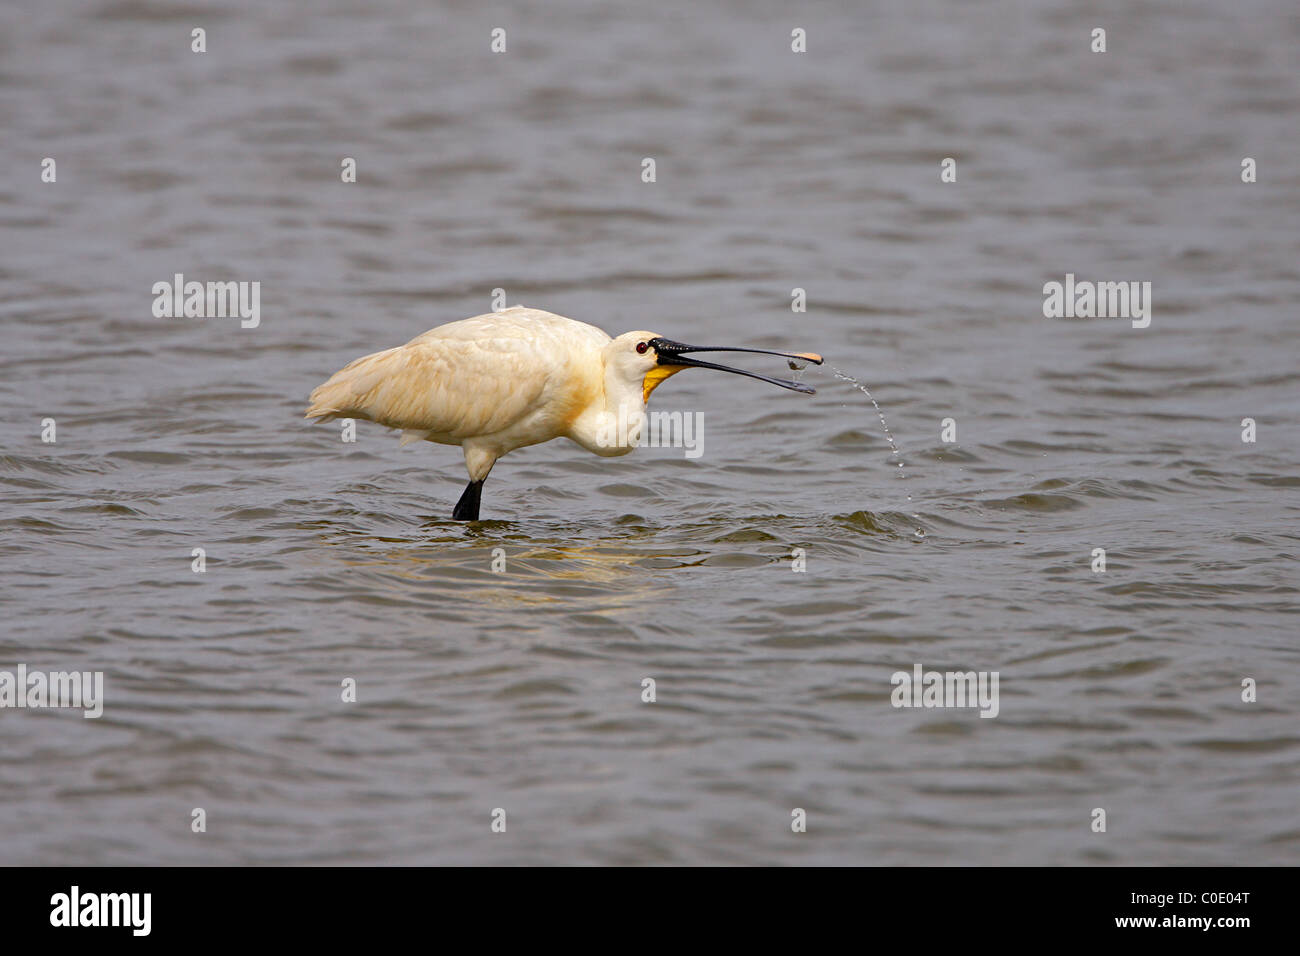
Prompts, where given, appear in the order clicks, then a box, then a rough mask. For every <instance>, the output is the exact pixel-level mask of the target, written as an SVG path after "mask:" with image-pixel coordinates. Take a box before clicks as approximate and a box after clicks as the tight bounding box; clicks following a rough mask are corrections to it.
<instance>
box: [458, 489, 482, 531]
mask: <svg viewBox="0 0 1300 956" xmlns="http://www.w3.org/2000/svg"><path fill="white" fill-rule="evenodd" d="M482 496H483V482H482V481H471V482H470V483H469V484H468V485H466V486H465V491H464V493H463V494H462V495H461V496H460V501H458V502H456V510H455V511H453V512H452V513H451V520H452V521H477V520H478V504H479V500H480V499H481V498H482Z"/></svg>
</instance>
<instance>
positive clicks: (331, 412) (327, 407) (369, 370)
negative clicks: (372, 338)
mask: <svg viewBox="0 0 1300 956" xmlns="http://www.w3.org/2000/svg"><path fill="white" fill-rule="evenodd" d="M394 351H396V350H395V349H386V350H385V351H383V352H375V353H374V354H373V355H366V356H363V357H362V358H359V359H357V360H356V361H354V362H349V363H348V364H347V365H345V366H344V367H343V368H341V369H339V370H338V371H337V372H335V373H334V374H333V375H331V376H330V377H329V380H328V381H326V382H324V383H323V384H321V385H317V386H316V387H315V388H314V389H312V392H311V395H310V396H309V397H308V399H307V401H308V402H309V404H308V406H307V413H306V414H305V415H304V416H303V417H304V418H314V419H316V422H317V424H319V423H320V422H328V421H333V420H334V419H336V418H362V419H370V415H369V414H368V412H367V410H366V407H365V406H366V399H367V398H368V397H369V394H370V392H371V391H373V390H374V388H375V386H376V385H377V384H378V382H377V381H376V379H377V378H379V377H380V376H379V375H377V374H376V373H377V372H378V369H376V365H378V364H379V360H381V359H382V358H384V357H385V356H387V355H388V354H389V353H391V352H394Z"/></svg>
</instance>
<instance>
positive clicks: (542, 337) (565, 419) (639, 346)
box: [306, 306, 821, 520]
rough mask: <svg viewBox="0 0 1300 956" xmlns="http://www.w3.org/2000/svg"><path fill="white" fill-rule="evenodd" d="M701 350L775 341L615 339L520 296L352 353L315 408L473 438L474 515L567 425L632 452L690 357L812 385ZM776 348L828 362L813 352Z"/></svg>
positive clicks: (603, 451)
mask: <svg viewBox="0 0 1300 956" xmlns="http://www.w3.org/2000/svg"><path fill="white" fill-rule="evenodd" d="M699 351H754V352H762V351H765V350H760V349H722V348H701V347H697V346H687V345H682V344H680V343H677V342H672V341H670V340H668V339H665V338H663V337H662V336H659V335H657V334H656V333H654V332H646V331H638V332H627V333H624V334H623V335H620V336H618V337H617V338H614V339H611V338H610V337H609V336H608V335H606V334H605V333H604V332H602V331H601V330H600V329H598V328H596V327H595V326H593V325H587V324H586V323H584V322H576V321H574V320H573V319H567V318H565V317H564V316H561V315H555V314H553V313H551V312H543V311H541V310H539V309H527V308H523V307H519V306H516V307H514V308H510V309H504V310H502V311H501V312H490V313H488V314H486V315H477V316H474V317H473V318H470V319H463V320H461V321H459V322H450V323H448V324H446V325H441V326H438V327H437V328H435V329H430V330H429V331H428V332H425V333H424V334H423V335H419V336H416V337H415V338H413V339H412V340H411V341H409V342H407V343H406V344H405V345H402V346H398V347H397V348H391V349H385V350H384V351H382V352H375V353H373V354H371V355H367V356H364V357H362V358H359V359H356V360H355V361H353V362H350V363H349V364H348V365H346V366H344V367H343V368H342V369H340V370H339V371H338V372H335V373H334V374H333V375H332V376H330V378H329V380H328V381H326V382H325V383H324V384H322V385H320V386H318V387H317V388H316V389H314V390H313V391H312V393H311V397H310V403H311V404H310V406H309V407H308V409H307V414H306V417H307V418H314V419H316V420H317V421H318V422H324V421H330V420H332V419H335V418H360V419H365V420H367V421H373V422H378V423H379V424H381V425H387V426H388V427H390V428H397V429H400V430H401V431H402V444H406V443H407V442H410V441H418V440H425V441H431V442H437V443H439V444H443V445H460V446H462V448H463V449H464V452H465V465H466V468H467V469H468V471H469V478H470V484H469V486H468V487H467V488H466V489H465V494H464V495H462V497H461V501H460V503H459V504H458V505H457V506H456V511H455V514H454V517H456V518H457V519H460V520H473V519H476V518H477V517H478V503H479V495H480V492H481V489H482V484H483V481H484V480H485V479H486V478H487V476H488V473H489V472H490V471H491V470H492V466H493V464H495V462H496V460H497V459H498V458H500V457H501V456H503V455H505V454H507V453H508V452H510V451H513V450H514V449H516V448H523V447H525V446H527V445H535V444H538V443H539V442H544V441H550V440H551V439H552V438H560V437H566V438H571V439H572V440H573V441H575V442H577V443H578V444H579V445H581V446H582V447H583V448H586V449H587V450H588V451H592V452H595V453H596V454H598V455H604V456H611V455H623V454H626V453H627V452H628V451H630V450H631V449H632V447H634V440H635V439H634V436H631V435H629V434H628V430H627V428H626V423H627V422H629V421H635V420H636V419H637V417H638V413H641V412H644V410H645V404H646V400H647V399H648V398H649V397H650V393H651V392H652V391H653V390H654V389H655V387H657V386H658V385H659V383H660V382H662V381H663V380H664V379H666V378H667V377H668V376H670V375H672V374H674V373H675V372H678V371H680V370H681V369H682V368H686V367H690V366H702V367H706V368H717V369H721V370H724V371H732V372H739V373H740V374H743V375H749V376H751V377H754V378H760V379H762V380H764V381H769V382H772V383H774V384H778V385H781V386H783V387H785V388H793V389H795V390H798V391H809V392H810V391H812V390H811V389H810V388H808V387H807V386H803V385H799V384H797V383H794V382H786V381H782V380H779V379H772V378H768V377H767V376H763V375H757V374H755V373H752V372H745V371H741V370H739V369H730V368H727V367H726V366H720V365H713V364H712V363H707V362H702V361H699V360H697V359H691V358H687V357H685V355H684V354H683V353H685V352H699ZM766 354H773V355H783V356H786V357H791V358H799V359H801V360H804V361H813V362H818V363H820V362H821V357H820V356H816V355H812V354H797V355H795V354H791V353H785V352H772V353H766ZM620 409H621V410H622V415H621V416H620V414H619V413H620ZM619 422H622V423H624V427H623V428H622V429H621V430H620V429H619V427H618V424H617V423H619ZM611 435H613V436H614V438H613V440H611V437H610V436H611Z"/></svg>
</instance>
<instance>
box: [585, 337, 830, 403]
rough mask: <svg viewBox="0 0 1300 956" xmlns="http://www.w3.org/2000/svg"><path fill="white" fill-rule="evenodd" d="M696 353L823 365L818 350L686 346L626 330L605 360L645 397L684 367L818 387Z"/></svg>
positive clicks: (803, 389)
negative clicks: (773, 357) (772, 357)
mask: <svg viewBox="0 0 1300 956" xmlns="http://www.w3.org/2000/svg"><path fill="white" fill-rule="evenodd" d="M693 352H753V353H754V354H757V355H779V356H780V357H781V358H785V359H794V360H797V361H800V362H812V363H813V364H814V365H821V364H822V357H821V356H820V355H818V354H816V353H815V352H773V351H770V350H768V349H745V348H733V347H727V346H720V345H683V344H682V343H681V342H674V341H673V340H672V339H666V338H664V337H663V336H662V335H659V334H658V333H656V332H624V333H623V334H622V335H620V336H619V337H618V338H616V339H614V340H613V341H612V342H610V343H609V345H608V346H607V347H606V357H605V363H606V367H607V368H611V367H612V369H613V371H614V373H615V374H616V375H617V376H618V377H619V378H621V379H623V380H624V381H626V382H629V383H640V385H641V389H642V393H643V395H644V397H645V399H646V400H647V401H648V400H649V399H650V393H651V392H653V391H654V390H655V389H656V388H658V387H659V385H660V383H662V382H663V380H664V379H666V378H668V377H669V376H671V375H676V374H677V373H678V372H680V371H681V370H682V369H684V368H711V369H716V370H717V371H719V372H732V373H734V374H736V375H746V376H748V377H749V378H756V379H758V380H759V381H761V382H769V383H771V384H772V385H779V386H781V387H782V388H788V389H790V390H791V391H795V392H806V393H807V394H809V395H812V394H814V393H815V392H816V389H814V388H812V387H811V386H809V385H804V384H803V383H802V382H791V381H789V380H787V379H783V378H771V377H770V376H767V375H760V374H759V373H758V372H751V371H749V370H747V369H743V368H732V367H730V366H729V365H718V364H716V363H714V362H705V361H703V360H702V359H697V358H691V357H690V356H689V355H688V354H687V353H693Z"/></svg>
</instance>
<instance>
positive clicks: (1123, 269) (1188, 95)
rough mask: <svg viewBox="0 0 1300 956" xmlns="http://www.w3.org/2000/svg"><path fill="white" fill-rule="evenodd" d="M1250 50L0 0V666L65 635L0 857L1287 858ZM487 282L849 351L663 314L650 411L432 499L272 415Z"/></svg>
mask: <svg viewBox="0 0 1300 956" xmlns="http://www.w3.org/2000/svg"><path fill="white" fill-rule="evenodd" d="M1098 25H1102V26H1105V27H1106V28H1107V31H1108V44H1109V46H1108V50H1107V52H1105V53H1104V54H1097V53H1093V52H1091V50H1090V49H1089V43H1090V39H1089V37H1090V33H1091V30H1092V29H1093V28H1094V27H1095V26H1098ZM195 27H203V28H205V29H206V37H207V39H206V44H207V52H206V53H202V54H198V53H193V52H191V48H190V45H191V30H192V29H193V28H195ZM495 27H502V28H504V29H505V30H506V31H507V38H508V41H507V42H508V47H507V52H505V53H503V54H494V53H492V52H491V51H490V49H489V43H490V31H491V30H492V29H493V28H495ZM795 27H800V28H803V29H805V30H806V31H807V37H808V51H807V52H806V53H801V54H796V53H793V52H791V50H790V42H791V30H792V29H793V28H795ZM1298 101H1300V14H1298V13H1297V10H1296V8H1295V6H1294V4H1290V3H1285V2H1281V0H1278V2H1272V0H1247V2H1244V3H1237V4H1224V3H1212V2H1208V0H1189V2H1182V3H1178V4H1125V3H1119V2H1104V3H1101V4H1088V5H1084V4H1080V3H1066V2H1054V0H1046V2H1042V3H1029V2H1005V0H1004V2H993V3H988V4H967V3H960V2H956V0H952V2H911V3H879V4H856V3H854V4H851V3H847V2H845V3H831V2H826V3H814V4H810V5H804V6H800V7H799V8H798V9H797V10H794V9H791V8H790V7H788V6H787V5H784V4H777V3H773V2H767V0H761V2H758V3H740V2H721V3H715V4H696V3H687V2H684V0H662V2H656V3H653V4H645V3H641V4H633V3H609V4H599V5H595V4H587V3H577V2H572V0H561V2H553V3H547V4H545V5H534V4H514V3H507V4H504V5H495V6H492V7H490V8H484V7H483V6H482V5H478V4H470V3H462V2H449V3H416V2H412V0H388V2H375V0H364V2H362V0H325V2H322V3H317V4H311V5H300V4H273V3H253V2H233V3H225V4H219V5H211V4H209V5H203V6H189V5H187V4H182V3H155V2H152V0H85V2H71V0H53V2H44V3H35V2H24V3H11V4H5V5H3V6H0V124H2V125H0V128H2V129H3V131H4V135H3V136H0V169H2V170H3V176H2V177H0V408H2V409H3V414H0V443H2V444H0V572H2V573H3V588H0V614H2V616H3V625H2V626H0V671H4V670H9V671H12V670H13V669H14V668H16V667H17V666H18V665H19V664H20V663H21V664H26V665H27V666H28V667H29V668H32V669H37V668H39V669H43V670H61V669H69V670H71V669H76V670H86V671H101V672H103V674H104V688H105V689H104V695H105V701H104V713H103V716H102V717H100V718H98V719H84V718H83V717H82V716H81V714H80V713H79V712H77V711H72V710H44V711H41V710H16V709H0V753H3V760H0V864H26V863H54V864H67V863H91V864H121V863H127V864H130V863H147V864H164V863H179V864H195V865H198V864H290V863H309V864H376V863H393V864H436V863H455V864H474V863H494V864H543V863H551V864H775V865H798V864H891V865H896V864H994V863H999V864H1007V863H1010V864H1053V865H1056V864H1076V865H1078V864H1083V865H1115V864H1137V865H1165V864H1211V863H1212V864H1253V863H1272V864H1284V863H1291V862H1293V861H1294V860H1295V858H1296V853H1297V850H1298V849H1300V811H1298V810H1297V794H1298V793H1300V786H1298V784H1300V729H1298V728H1300V723H1298V718H1300V680H1298V679H1297V665H1298V664H1300V637H1298V635H1297V622H1298V620H1300V618H1297V614H1296V610H1297V605H1296V598H1297V556H1298V555H1300V539H1298V536H1297V520H1296V519H1297V489H1298V487H1300V429H1298V428H1297V425H1296V409H1297V401H1296V397H1297V386H1298V385H1300V373H1297V369H1296V365H1297V350H1296V341H1297V337H1296V302H1297V298H1298V296H1300V266H1298V265H1297V264H1298V263H1300V230H1297V228H1296V225H1297V222H1300V165H1297V157H1300V123H1297V121H1296V120H1297V109H1296V104H1297V102H1298ZM46 157H50V158H53V159H54V160H56V163H57V180H56V182H54V183H43V182H42V181H41V165H42V160H43V159H44V158H46ZM345 157H351V158H353V159H355V160H356V166H357V181H356V182H355V183H344V182H342V180H341V176H340V168H341V163H342V161H343V159H344V158H345ZM647 157H650V158H654V159H655V161H656V170H657V172H656V181H655V182H653V183H646V182H643V181H642V176H641V173H642V161H643V159H644V158H647ZM947 157H951V158H954V159H955V160H956V162H957V181H956V182H954V183H942V182H941V181H940V175H939V174H940V162H941V160H943V159H944V158H947ZM1245 157H1251V158H1253V159H1254V160H1256V162H1257V164H1258V181H1257V182H1255V183H1244V182H1242V180H1241V163H1242V160H1243V158H1245ZM176 273H183V274H184V275H185V277H186V278H187V279H194V280H199V281H258V282H260V283H261V286H260V289H261V300H260V301H261V321H260V324H259V325H258V326H257V327H256V328H242V327H241V325H240V321H239V320H238V319H235V318H203V319H199V318H188V319H187V318H158V317H155V316H154V314H153V313H152V311H151V304H152V302H153V297H154V296H153V293H152V292H151V289H152V287H153V285H154V283H156V282H159V281H171V279H172V277H173V275H175V274H176ZM1067 273H1073V274H1075V275H1077V276H1078V277H1079V278H1081V279H1089V280H1095V281H1104V280H1116V281H1118V280H1130V279H1131V280H1142V281H1150V282H1151V283H1152V300H1153V302H1152V321H1151V324H1150V326H1149V327H1148V328H1145V329H1135V328H1133V327H1132V326H1131V324H1130V322H1128V321H1127V320H1122V319H1052V318H1046V317H1045V316H1044V314H1043V298H1044V296H1043V285H1044V284H1045V283H1047V282H1050V281H1054V280H1055V281H1060V280H1062V278H1063V277H1064V276H1065V275H1066V274H1067ZM796 288H802V289H804V290H806V293H807V312H806V313H802V314H795V313H793V312H792V311H791V301H792V299H791V297H792V290H793V289H796ZM494 289H502V290H504V295H505V298H506V299H507V301H508V303H509V304H525V305H529V306H532V307H536V308H542V309H547V310H550V311H553V312H558V313H561V314H563V315H568V316H571V317H573V318H576V319H580V320H583V321H587V322H591V323H593V324H595V325H598V326H600V327H601V328H603V329H605V330H606V331H609V332H611V333H615V334H616V333H618V332H622V331H626V330H629V329H649V330H653V331H656V332H658V333H660V334H662V335H665V336H669V337H671V338H674V339H678V340H682V341H688V342H689V341H699V342H708V343H710V344H724V345H725V344H736V345H745V346H751V347H757V348H772V349H782V350H799V351H806V350H812V351H816V352H819V353H821V354H823V355H824V356H825V357H826V360H827V364H828V365H833V366H834V367H836V368H838V369H844V370H846V372H845V374H846V375H848V376H850V377H852V378H856V379H857V380H858V381H859V382H860V383H866V384H867V385H868V386H869V388H870V389H871V394H872V395H874V397H875V400H876V401H878V403H879V405H878V409H877V408H875V407H873V405H872V403H871V402H868V401H866V400H865V398H864V396H863V395H862V394H861V392H859V391H858V390H857V389H856V388H854V387H853V386H852V385H851V384H850V383H846V382H841V381H839V380H837V379H835V378H834V377H833V375H832V374H831V373H829V372H827V371H826V370H824V369H823V370H822V371H821V372H820V373H819V374H815V375H809V376H808V377H807V379H806V380H807V381H809V382H810V383H812V384H815V385H816V386H817V388H818V393H817V394H816V395H813V396H807V395H800V394H795V393H793V392H790V391H786V390H782V389H778V388H773V387H769V386H767V385H764V384H763V383H760V382H755V381H752V380H749V379H742V378H740V377H738V376H731V375H723V374H714V373H710V372H708V371H705V370H698V369H697V370H689V371H686V372H684V373H682V374H680V375H677V376H674V377H673V378H672V379H671V380H670V381H668V382H666V383H665V384H664V385H663V386H661V387H660V388H659V389H658V390H657V391H656V392H655V395H654V398H653V401H652V407H653V408H656V409H663V410H673V409H680V410H683V411H687V412H697V413H700V414H701V415H703V420H704V423H705V429H706V432H707V435H706V438H707V440H706V442H705V444H704V449H705V453H704V454H703V455H702V456H701V457H699V458H695V459H690V458H687V457H685V456H684V455H683V453H682V450H681V449H675V448H642V449H638V450H637V451H636V452H635V453H633V454H631V455H629V456H627V457H626V458H622V459H613V460H606V459H599V458H596V457H594V456H591V455H588V454H587V453H585V452H583V451H582V450H581V449H579V448H577V447H576V446H574V445H572V444H571V443H568V442H565V441H557V442H552V443H549V444H545V445H540V446H536V447H532V448H528V449H523V450H521V451H518V452H516V453H514V454H511V455H510V456H508V457H506V458H505V459H503V460H502V461H501V462H500V463H498V465H497V466H496V468H495V470H494V471H493V473H492V475H491V477H490V479H489V480H488V482H487V485H486V487H485V490H484V496H483V516H484V518H485V520H484V521H482V522H481V523H478V524H474V525H464V524H459V523H455V522H452V521H450V520H449V515H450V513H451V509H452V506H453V504H454V503H455V501H456V499H457V497H458V496H459V494H460V492H461V489H462V487H463V485H464V482H465V474H464V466H463V462H462V460H461V455H460V451H459V449H456V448H448V447H441V446H433V445H430V444H427V443H422V442H417V443H415V444H412V445H409V446H407V447H404V448H399V446H398V437H397V435H396V434H394V433H390V432H387V431H385V430H384V429H382V428H379V427H377V426H374V425H372V424H369V423H364V422H361V423H358V425H357V433H356V441H355V442H354V443H348V442H344V441H342V440H341V438H342V432H341V429H340V426H339V424H338V423H331V424H328V425H320V426H315V425H312V424H310V423H307V422H304V421H303V420H302V418H301V416H302V412H303V409H304V408H305V405H306V396H307V394H308V392H309V391H310V390H311V389H312V387H313V386H315V385H317V384H319V383H320V382H321V381H323V380H324V379H325V378H326V377H327V376H328V375H329V374H331V373H332V372H334V371H335V370H337V369H338V368H340V367H342V366H343V365H344V364H345V363H346V362H348V361H350V360H351V359H353V358H355V357H357V356H359V355H362V354H365V353H368V352H371V351H375V350H378V349H381V348H385V347H388V346H393V345H399V344H401V343H403V342H406V341H408V340H409V339H410V338H412V337H413V336H415V335H416V334H418V333H420V332H422V331H424V330H426V329H428V328H431V327H433V326H435V325H438V324H441V323H443V322H447V321H452V320H455V319H460V318H464V317H467V316H471V315H476V314H480V313H484V312H487V311H489V310H490V308H491V307H492V298H493V290H494ZM751 360H752V362H751ZM745 361H746V362H747V364H748V367H752V368H754V369H755V370H757V371H762V372H766V373H774V374H775V373H780V372H781V371H782V368H781V364H780V360H770V359H766V360H765V359H763V358H761V357H759V356H750V357H747V359H746V360H745ZM808 371H809V372H812V369H809V370H808ZM878 411H879V415H880V416H882V417H884V418H887V421H888V428H889V431H890V434H891V435H892V437H893V439H894V443H892V444H891V441H890V440H889V438H888V436H887V435H886V433H885V432H883V431H882V428H881V424H882V423H881V421H880V419H879V418H878ZM948 418H951V419H953V420H954V422H955V427H956V435H955V438H956V440H955V441H952V442H945V441H943V440H942V437H941V423H942V422H943V420H944V419H948ZM46 419H53V421H54V423H55V427H56V436H57V437H56V440H55V441H54V442H53V443H49V442H45V441H43V440H42V433H43V430H44V428H45V426H43V422H44V421H45V420H46ZM1245 419H1251V420H1253V422H1254V423H1255V425H1254V427H1255V441H1253V442H1244V441H1243V440H1242V436H1243V432H1244V431H1246V429H1247V427H1248V426H1246V425H1243V420H1245ZM901 463H905V465H906V467H905V468H900V467H899V465H900V464H901ZM900 472H901V473H902V474H903V475H905V477H900ZM918 532H920V533H919V534H918ZM1099 548H1100V549H1104V550H1105V552H1106V570H1105V571H1104V572H1097V571H1094V570H1093V566H1094V560H1095V559H1094V557H1093V554H1094V551H1095V550H1096V549H1099ZM195 549H202V553H203V555H204V556H205V558H204V560H205V570H204V571H203V572H202V573H197V572H195V571H194V570H193V565H194V562H195V561H196V558H195V556H194V552H195ZM800 556H801V557H800ZM800 562H802V564H800ZM502 563H503V564H502ZM494 566H495V567H497V568H498V570H496V571H494ZM801 566H802V567H803V570H798V568H799V567H801ZM917 664H920V665H921V666H922V667H923V668H925V669H927V670H929V669H933V670H938V671H958V670H961V671H964V670H974V671H987V672H994V671H996V672H997V673H998V674H999V675H1000V683H999V687H1000V695H1001V700H1000V708H999V713H998V716H997V717H996V718H994V719H984V718H981V717H980V716H979V713H978V712H977V711H975V710H972V709H919V708H899V707H894V706H893V705H892V702H891V692H892V690H893V687H892V685H891V675H893V674H894V673H895V672H897V671H903V672H911V671H912V668H913V667H914V666H915V665H917ZM647 678H651V679H653V680H654V682H655V684H654V687H655V701H654V702H653V703H647V702H643V694H644V693H645V689H644V687H643V681H645V680H646V679H647ZM349 679H351V680H354V681H355V685H356V701H355V703H345V702H344V701H343V699H342V696H343V692H342V688H343V682H345V681H347V680H349ZM1248 680H1253V681H1254V682H1255V683H1256V693H1257V699H1256V700H1255V701H1254V702H1247V701H1244V700H1243V699H1242V695H1243V681H1248ZM195 808H202V809H203V810H204V811H205V813H206V832H203V833H196V832H194V831H193V830H192V828H191V822H192V814H193V811H194V809H195ZM496 808H502V809H504V810H505V812H506V814H507V820H508V825H507V829H506V832H504V833H493V832H492V830H491V823H492V813H493V811H494V809H496ZM794 808H803V809H804V810H806V812H807V817H808V829H807V832H806V833H794V832H792V829H791V819H792V817H791V813H792V810H793V809H794ZM1097 808H1102V809H1104V810H1105V811H1106V816H1107V829H1106V832H1104V833H1100V832H1093V830H1092V827H1091V824H1092V821H1093V811H1094V810H1095V809H1097Z"/></svg>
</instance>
